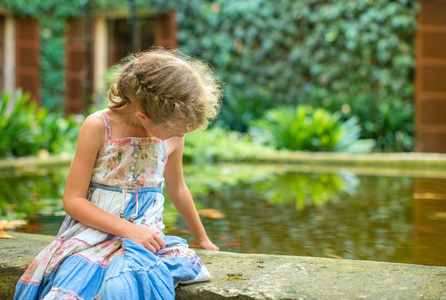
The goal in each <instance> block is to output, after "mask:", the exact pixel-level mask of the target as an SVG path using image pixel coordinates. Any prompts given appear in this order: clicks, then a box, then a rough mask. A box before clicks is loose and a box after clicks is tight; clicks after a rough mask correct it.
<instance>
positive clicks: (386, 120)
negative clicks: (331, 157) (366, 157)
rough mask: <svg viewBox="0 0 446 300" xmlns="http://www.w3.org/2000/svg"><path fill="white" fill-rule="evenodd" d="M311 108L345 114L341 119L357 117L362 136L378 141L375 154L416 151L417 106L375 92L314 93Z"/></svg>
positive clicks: (319, 90) (320, 90)
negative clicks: (354, 93) (415, 116)
mask: <svg viewBox="0 0 446 300" xmlns="http://www.w3.org/2000/svg"><path fill="white" fill-rule="evenodd" d="M311 99H312V100H311V102H308V104H310V103H312V105H315V106H320V107H324V108H325V109H327V110H328V111H332V112H335V111H343V113H344V114H343V117H342V119H343V120H345V119H348V118H350V117H352V116H356V117H357V118H358V120H359V125H360V126H361V128H362V132H361V137H362V138H366V139H374V140H376V145H375V149H374V150H375V151H380V152H381V151H384V152H394V151H397V152H403V151H413V150H414V144H415V138H414V131H415V124H414V104H413V103H412V100H410V101H400V100H399V99H396V98H389V97H387V98H386V97H385V96H384V95H381V94H379V93H377V92H374V91H360V90H358V93H357V95H356V96H355V97H353V98H350V97H349V96H348V95H347V94H346V93H343V92H340V93H337V94H335V93H332V92H331V91H329V90H326V89H318V90H315V91H314V92H313V93H312V95H311Z"/></svg>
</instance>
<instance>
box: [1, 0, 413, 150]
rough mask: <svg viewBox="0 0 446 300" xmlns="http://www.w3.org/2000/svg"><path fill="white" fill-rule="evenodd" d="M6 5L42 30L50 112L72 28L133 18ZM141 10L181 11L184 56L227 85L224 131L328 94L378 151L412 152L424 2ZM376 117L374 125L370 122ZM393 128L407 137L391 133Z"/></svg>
mask: <svg viewBox="0 0 446 300" xmlns="http://www.w3.org/2000/svg"><path fill="white" fill-rule="evenodd" d="M0 4H1V5H3V6H4V7H6V8H9V9H11V10H13V11H14V12H16V13H17V14H20V15H31V16H33V17H36V18H38V19H39V20H40V21H41V24H42V28H41V31H42V41H43V43H42V61H41V65H42V70H43V71H42V74H45V76H42V99H43V104H44V105H45V106H47V107H50V108H52V109H53V108H56V107H58V106H59V107H60V105H61V103H62V100H61V99H62V91H63V80H60V79H61V78H63V57H64V51H63V43H62V40H63V38H64V34H65V27H64V26H65V25H64V24H65V23H64V20H65V18H67V17H73V16H80V15H85V14H87V12H88V11H89V10H90V11H91V13H92V14H93V15H94V14H95V13H96V12H98V11H101V10H108V9H117V10H118V9H124V8H126V9H128V8H129V7H130V6H129V5H130V0H117V1H113V0H90V1H85V0H73V1H67V0H61V1H56V0H35V1H26V0H0ZM135 5H136V8H137V9H138V10H141V9H147V10H150V11H152V12H154V14H158V13H162V12H166V11H167V10H169V9H172V8H173V9H176V10H177V12H178V14H177V21H178V40H179V45H180V48H181V49H182V50H184V51H185V52H187V53H188V54H190V55H195V56H198V57H199V58H200V59H202V60H205V61H208V62H210V63H211V64H212V65H214V66H215V67H216V68H217V69H218V70H219V75H220V76H221V77H222V78H223V81H224V82H225V83H226V84H225V99H224V101H223V106H222V113H221V116H222V117H221V119H220V120H219V124H220V125H224V126H229V127H230V128H231V129H236V130H241V131H245V130H247V128H248V124H249V123H250V122H251V121H252V120H254V119H257V118H258V117H260V116H261V115H262V114H263V112H264V111H265V110H267V109H270V108H272V107H276V106H280V105H284V104H307V103H308V104H310V105H311V106H314V107H315V106H318V105H320V104H321V102H320V101H322V99H320V98H319V97H318V95H319V94H321V93H323V94H327V95H328V96H324V98H323V100H324V103H326V102H330V103H334V104H336V105H334V104H333V105H324V107H326V108H327V109H329V110H330V111H332V112H335V111H338V110H339V109H340V108H341V107H342V105H344V104H348V105H349V107H350V109H351V115H349V116H352V115H356V116H357V117H358V118H359V120H360V123H361V125H363V126H362V127H363V130H362V133H361V137H363V138H373V139H375V140H377V147H376V149H375V150H378V151H381V150H384V151H412V150H413V126H411V125H409V123H413V121H412V119H411V115H412V113H411V111H412V110H413V108H412V104H411V103H412V102H413V93H414V87H413V71H414V64H415V63H414V46H413V43H414V36H415V31H416V16H417V13H418V9H419V2H418V1H417V0H397V1H390V0H374V1H371V0H358V1H350V2H345V1H329V0H322V1H304V0H281V1H266V0H254V1H236V0H229V1H228V0H215V1H205V0H197V1H188V0H177V1H173V0H135ZM58 79H59V81H58ZM358 98H360V99H358ZM301 99H302V100H301ZM304 99H305V100H304ZM378 99H379V100H378ZM342 101H343V102H342ZM388 101H389V102H390V103H389V104H385V103H384V102H388ZM401 103H404V104H401ZM386 105H387V106H390V107H391V108H392V109H395V108H397V107H400V106H402V107H404V113H401V114H400V116H398V118H397V120H390V119H389V120H387V121H385V119H386V118H387V117H386V116H385V115H384V116H382V115H380V114H381V113H384V114H385V111H386ZM370 108H371V109H372V110H374V112H375V115H373V117H371V116H372V114H367V113H365V114H364V113H363V112H367V111H368V110H369V109H370ZM374 120H382V121H376V122H375V121H374ZM366 123H367V124H369V123H372V125H367V126H366V125H365V124H366ZM384 124H388V125H386V126H387V127H386V126H384ZM400 125H402V126H400ZM388 126H392V127H395V128H396V127H398V126H400V127H399V128H400V129H396V130H395V131H393V132H389V128H388ZM383 135H384V136H383Z"/></svg>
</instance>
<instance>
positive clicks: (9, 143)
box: [0, 91, 79, 157]
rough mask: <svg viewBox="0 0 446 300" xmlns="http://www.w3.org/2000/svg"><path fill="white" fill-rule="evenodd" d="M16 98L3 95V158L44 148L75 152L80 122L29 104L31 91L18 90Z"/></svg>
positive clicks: (0, 126) (0, 146) (0, 152)
mask: <svg viewBox="0 0 446 300" xmlns="http://www.w3.org/2000/svg"><path fill="white" fill-rule="evenodd" d="M14 98H15V99H14V100H13V99H12V97H11V95H10V94H9V93H5V94H3V96H2V102H1V105H0V117H1V119H0V132H1V133H2V143H0V157H11V156H29V155H36V154H37V152H38V151H39V150H42V149H43V150H47V151H48V152H49V153H61V152H70V151H74V149H75V143H76V141H77V135H78V132H79V124H77V123H76V122H75V121H74V120H73V119H72V118H67V119H64V118H63V117H62V114H61V113H51V112H49V110H48V109H46V108H41V107H39V108H38V107H37V106H36V104H35V103H29V98H30V95H29V94H28V93H25V94H22V93H21V92H20V91H18V92H17V93H16V94H15V97H14Z"/></svg>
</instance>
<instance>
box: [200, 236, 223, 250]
mask: <svg viewBox="0 0 446 300" xmlns="http://www.w3.org/2000/svg"><path fill="white" fill-rule="evenodd" d="M198 245H200V247H201V248H203V249H206V250H212V251H219V250H220V248H218V247H217V246H215V245H214V243H212V242H211V240H210V239H209V238H206V239H204V240H203V241H200V242H199V243H198Z"/></svg>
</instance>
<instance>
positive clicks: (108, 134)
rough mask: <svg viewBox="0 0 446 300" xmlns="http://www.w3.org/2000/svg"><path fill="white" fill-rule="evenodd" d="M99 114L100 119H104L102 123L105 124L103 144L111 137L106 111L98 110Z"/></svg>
mask: <svg viewBox="0 0 446 300" xmlns="http://www.w3.org/2000/svg"><path fill="white" fill-rule="evenodd" d="M99 114H100V115H101V116H102V119H104V124H105V139H104V145H105V144H107V143H108V141H109V140H110V139H111V126H110V120H109V119H108V116H107V113H106V112H105V111H104V110H101V111H99Z"/></svg>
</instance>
